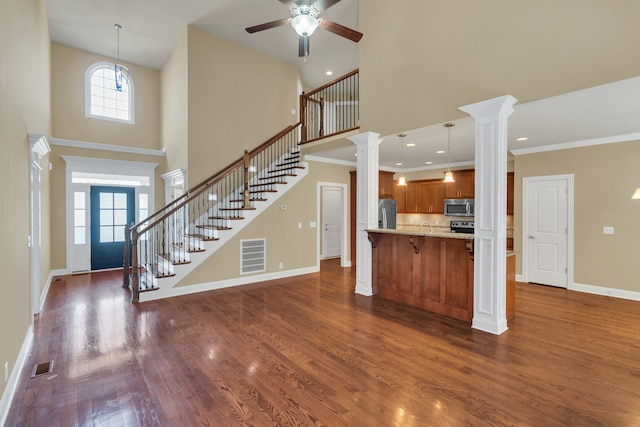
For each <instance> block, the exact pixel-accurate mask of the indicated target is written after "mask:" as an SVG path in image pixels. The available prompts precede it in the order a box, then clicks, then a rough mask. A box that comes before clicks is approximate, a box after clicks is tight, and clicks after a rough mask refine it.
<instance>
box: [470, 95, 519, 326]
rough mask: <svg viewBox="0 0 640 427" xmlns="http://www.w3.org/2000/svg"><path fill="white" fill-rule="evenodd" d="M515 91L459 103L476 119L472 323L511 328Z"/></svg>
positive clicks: (474, 324) (473, 324)
mask: <svg viewBox="0 0 640 427" xmlns="http://www.w3.org/2000/svg"><path fill="white" fill-rule="evenodd" d="M516 102H517V99H515V98H514V97H513V96H511V95H505V96H502V97H499V98H494V99H489V100H487V101H482V102H478V103H476V104H471V105H466V106H464V107H460V110H461V111H464V112H465V113H468V114H469V115H471V116H472V117H473V118H474V119H475V120H476V143H475V150H476V171H475V179H476V188H475V208H476V210H475V242H474V259H475V263H474V274H473V277H474V279H473V280H474V282H473V283H474V292H473V322H472V325H471V326H472V327H473V328H475V329H479V330H481V331H485V332H489V333H492V334H495V335H500V334H501V333H503V332H504V331H506V330H507V317H506V297H507V291H506V281H507V273H506V255H507V254H506V237H507V236H506V235H507V231H506V228H507V200H506V198H507V121H508V118H509V116H510V115H511V114H512V113H513V104H515V103H516Z"/></svg>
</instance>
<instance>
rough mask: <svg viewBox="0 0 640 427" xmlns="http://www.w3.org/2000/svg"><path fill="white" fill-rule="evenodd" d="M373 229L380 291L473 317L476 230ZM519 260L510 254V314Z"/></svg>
mask: <svg viewBox="0 0 640 427" xmlns="http://www.w3.org/2000/svg"><path fill="white" fill-rule="evenodd" d="M367 233H368V236H369V241H370V242H371V246H372V248H373V250H372V269H373V271H372V281H373V283H372V287H373V294H374V295H378V296H380V297H383V298H386V299H390V300H393V301H398V302H401V303H404V304H407V305H411V306H414V307H419V308H422V309H424V310H427V311H431V312H434V313H438V314H442V315H445V316H448V317H452V318H454V319H459V320H463V321H465V322H469V323H470V322H471V319H472V318H473V237H474V236H473V234H466V233H451V232H442V231H434V232H429V233H421V232H415V231H404V230H392V229H372V230H367ZM512 255H514V253H513V252H512V251H511V252H509V253H508V254H507V256H512ZM514 260H515V258H511V259H509V258H508V259H507V318H511V317H513V315H514V312H515V308H514V302H513V300H514V296H515V293H514V285H515V269H513V270H512V271H509V270H510V269H509V266H510V265H511V264H513V265H514V266H515V262H514ZM509 273H511V275H512V276H514V277H513V278H511V277H510V275H509Z"/></svg>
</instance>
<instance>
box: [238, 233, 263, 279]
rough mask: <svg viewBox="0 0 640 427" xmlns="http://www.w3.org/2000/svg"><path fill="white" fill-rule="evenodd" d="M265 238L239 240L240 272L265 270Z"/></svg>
mask: <svg viewBox="0 0 640 427" xmlns="http://www.w3.org/2000/svg"><path fill="white" fill-rule="evenodd" d="M266 254H267V239H252V240H240V274H248V273H258V272H260V271H265V270H266V269H267V268H266V263H265V260H266V258H267V256H266Z"/></svg>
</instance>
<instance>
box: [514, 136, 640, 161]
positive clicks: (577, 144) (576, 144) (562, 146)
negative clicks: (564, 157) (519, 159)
mask: <svg viewBox="0 0 640 427" xmlns="http://www.w3.org/2000/svg"><path fill="white" fill-rule="evenodd" d="M638 140H640V132H636V133H628V134H625V135H614V136H605V137H602V138H593V139H583V140H581V141H572V142H562V143H559V144H551V145H540V146H538V147H530V148H518V149H516V150H510V151H509V152H510V153H511V154H513V155H514V156H520V155H523V154H533V153H544V152H547V151H557V150H568V149H571V148H581V147H591V146H593V145H602V144H615V143H616V142H628V141H638Z"/></svg>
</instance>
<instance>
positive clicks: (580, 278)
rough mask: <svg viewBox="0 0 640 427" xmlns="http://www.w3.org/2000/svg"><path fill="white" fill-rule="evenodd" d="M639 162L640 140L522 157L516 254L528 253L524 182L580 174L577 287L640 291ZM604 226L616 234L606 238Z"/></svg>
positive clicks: (577, 182)
mask: <svg viewBox="0 0 640 427" xmlns="http://www.w3.org/2000/svg"><path fill="white" fill-rule="evenodd" d="M638 159H640V141H634V142H622V143H617V144H607V145H599V146H594V147H584V148H577V149H571V150H560V151H551V152H546V153H538V154H528V155H522V156H517V157H516V160H515V162H516V170H515V197H514V201H515V215H514V218H515V222H514V231H515V233H514V244H515V249H516V250H519V251H521V248H522V239H521V236H522V179H523V178H524V177H533V176H545V175H563V174H574V179H575V183H574V186H575V196H574V209H575V216H574V224H575V225H574V233H575V239H574V247H575V258H574V263H575V268H574V282H576V283H581V284H586V285H594V286H602V287H605V288H616V289H624V290H629V291H635V292H640V282H639V281H638V274H637V271H636V266H637V265H638V247H639V245H640V221H639V219H640V201H639V200H631V195H632V194H633V191H634V190H635V189H636V187H640V168H638V165H637V163H638ZM603 226H612V227H615V234H614V235H604V234H602V227H603ZM517 272H518V273H519V274H520V273H521V272H522V260H521V259H520V257H518V260H517Z"/></svg>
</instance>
